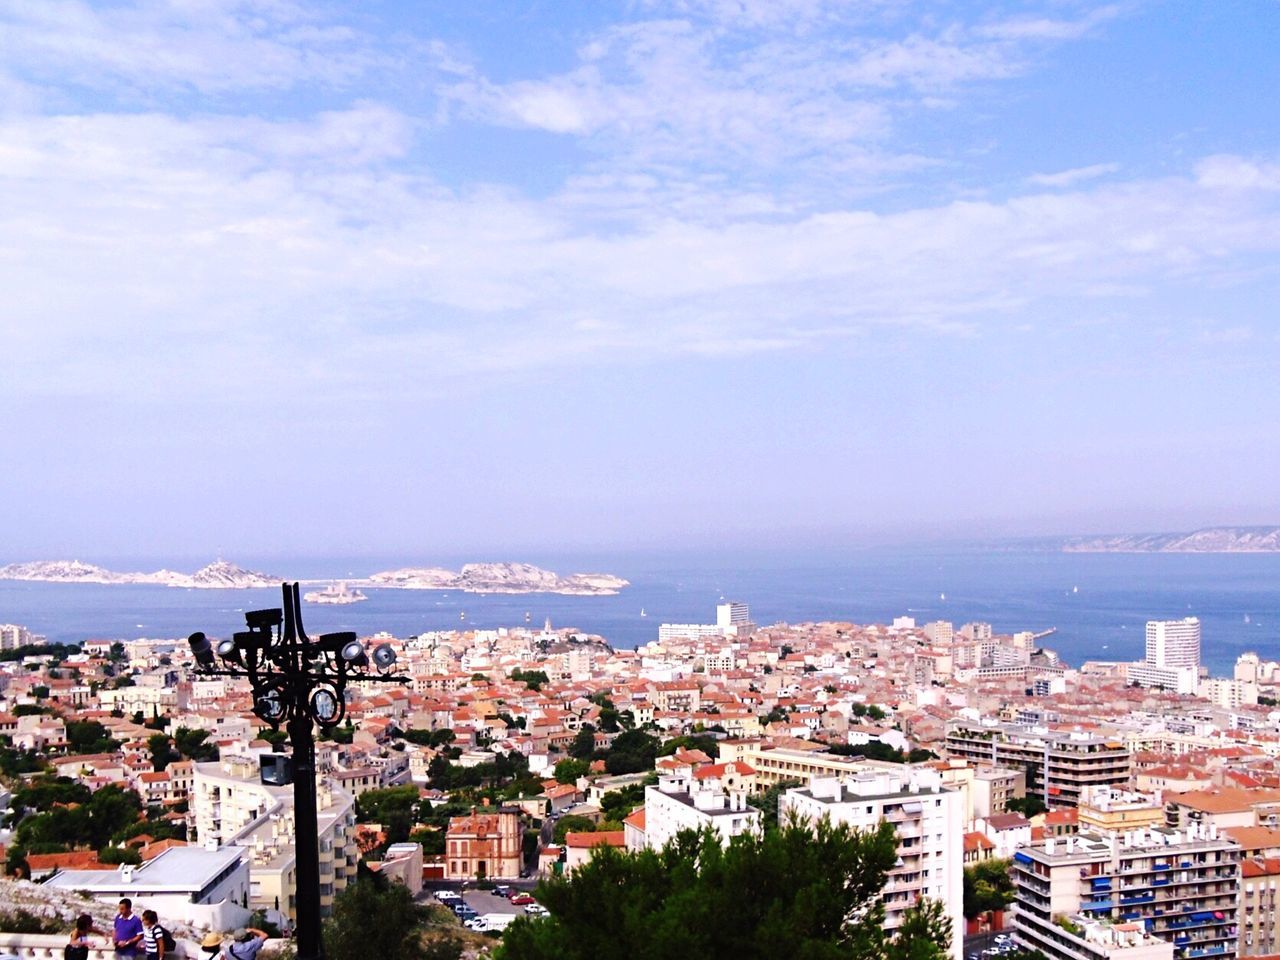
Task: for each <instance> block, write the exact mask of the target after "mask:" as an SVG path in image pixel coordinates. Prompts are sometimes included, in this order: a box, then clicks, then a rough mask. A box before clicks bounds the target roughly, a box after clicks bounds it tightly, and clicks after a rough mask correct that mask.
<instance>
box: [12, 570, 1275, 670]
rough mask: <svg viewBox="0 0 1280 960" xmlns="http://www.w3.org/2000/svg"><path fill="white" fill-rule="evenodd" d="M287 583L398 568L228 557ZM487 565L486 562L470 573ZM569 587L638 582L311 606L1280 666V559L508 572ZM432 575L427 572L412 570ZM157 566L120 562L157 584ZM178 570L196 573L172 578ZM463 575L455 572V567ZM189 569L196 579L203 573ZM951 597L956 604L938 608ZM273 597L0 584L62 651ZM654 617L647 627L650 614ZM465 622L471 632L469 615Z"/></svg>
mask: <svg viewBox="0 0 1280 960" xmlns="http://www.w3.org/2000/svg"><path fill="white" fill-rule="evenodd" d="M232 559H236V560H237V562H240V563H242V565H245V566H253V567H256V568H258V569H261V570H263V571H265V572H268V573H271V574H275V575H279V576H282V577H284V576H287V577H301V578H310V577H325V576H337V577H341V576H358V575H367V574H368V573H371V572H373V571H375V570H382V569H388V568H390V567H392V566H397V565H401V564H403V563H404V562H405V558H398V559H394V560H388V561H386V562H378V561H368V560H361V561H358V562H355V561H351V560H315V559H311V560H299V561H296V562H287V561H286V562H281V561H261V562H256V561H253V560H252V559H251V558H248V559H242V558H232ZM472 559H478V558H472ZM505 559H513V560H514V559H519V560H527V561H528V562H533V563H537V564H539V565H540V566H544V567H547V568H548V569H553V570H555V571H557V572H558V573H572V572H578V571H600V572H606V573H614V574H618V575H620V576H624V577H626V578H628V579H629V580H631V582H632V585H631V586H630V587H628V588H627V589H625V590H623V591H622V593H621V594H619V595H617V596H612V597H569V596H558V595H549V594H525V595H503V594H494V595H477V594H464V593H459V592H457V591H411V590H369V589H366V590H365V593H367V594H368V596H369V600H368V601H366V602H364V603H359V604H353V605H349V606H320V605H315V604H307V605H306V606H305V610H304V615H305V622H306V624H307V628H308V631H309V632H311V633H312V634H316V633H321V632H328V631H330V630H341V629H352V630H357V631H359V632H361V633H363V634H369V633H373V632H376V631H382V630H385V631H388V632H390V633H393V634H395V635H397V636H408V635H412V634H416V633H420V632H423V631H427V630H456V629H459V628H473V629H491V628H496V627H502V626H520V625H523V624H524V623H525V614H526V613H528V614H529V622H530V625H531V626H533V627H535V628H540V627H541V625H542V623H543V621H544V620H545V619H546V618H548V617H550V618H551V621H552V624H553V626H573V627H577V628H579V629H582V630H584V631H588V632H591V633H598V634H600V635H602V636H604V637H605V639H607V640H608V641H609V642H610V643H611V644H613V645H614V646H615V647H620V648H632V647H635V646H637V645H639V644H641V643H644V642H645V641H647V640H652V639H656V637H657V632H658V625H659V624H660V623H663V622H676V623H706V622H712V621H714V617H715V609H714V607H715V604H716V602H717V601H718V600H720V599H721V597H725V598H729V599H735V600H744V601H746V602H748V603H749V604H750V605H751V610H752V615H753V619H755V620H756V622H758V623H760V624H769V623H774V622H778V621H785V622H791V623H798V622H803V621H807V620H813V621H817V620H850V621H853V622H855V623H887V622H889V621H890V620H892V618H893V617H895V616H902V615H910V616H913V617H915V618H916V620H917V622H921V623H923V622H926V621H929V620H936V619H947V620H951V621H952V622H953V623H954V624H955V625H956V627H957V628H958V627H959V626H960V625H961V624H963V623H965V622H968V621H970V620H979V621H987V622H990V623H991V624H993V626H994V627H995V628H996V630H997V631H999V632H1005V633H1008V632H1013V631H1017V630H1032V631H1037V632H1039V631H1042V630H1047V629H1049V628H1051V627H1056V628H1057V632H1056V634H1054V635H1053V636H1052V637H1049V638H1046V639H1045V640H1044V641H1042V643H1043V644H1044V645H1046V646H1048V647H1050V648H1052V649H1055V650H1057V651H1058V652H1059V653H1060V654H1061V655H1062V657H1063V658H1064V659H1065V660H1066V661H1067V662H1068V663H1070V664H1071V665H1073V666H1076V665H1079V664H1080V663H1082V662H1083V661H1085V660H1089V659H1110V660H1132V659H1140V658H1141V657H1142V655H1143V630H1144V625H1145V623H1146V621H1147V620H1148V619H1155V618H1160V619H1164V618H1177V617H1184V616H1197V617H1199V618H1200V619H1201V621H1202V623H1203V661H1204V663H1205V664H1206V665H1208V666H1209V667H1210V668H1211V670H1212V672H1213V673H1215V674H1227V675H1229V674H1230V672H1231V665H1232V663H1233V662H1234V661H1235V659H1236V657H1237V656H1239V654H1240V653H1242V652H1244V651H1246V650H1256V651H1257V652H1258V653H1259V654H1260V655H1262V656H1263V657H1264V658H1272V659H1275V658H1280V586H1277V585H1278V584H1280V555H1271V554H1263V555H1260V554H1212V555H1205V554H1073V553H1056V552H1048V551H1044V552H1040V551H1029V550H1025V551H1024V550H1018V551H992V550H980V549H961V548H955V547H948V548H941V547H939V548H912V549H906V548H900V549H890V548H878V549H872V550H861V551H848V552H841V553H835V552H826V553H823V554H809V555H799V554H794V553H792V554H772V555H767V556H766V555H760V556H749V555H745V554H737V555H734V556H712V557H693V556H690V555H687V554H686V555H681V554H671V553H664V554H646V555H634V554H630V555H629V554H622V553H619V554H614V555H612V556H601V555H593V556H543V557H537V556H535V557H509V558H505ZM413 562H415V563H417V564H419V565H427V563H428V562H429V558H423V559H419V560H416V561H413ZM159 565H160V564H156V563H138V562H136V561H135V562H133V563H131V564H129V563H115V564H113V567H114V568H115V569H154V568H155V567H157V566H159ZM170 565H171V566H176V567H177V568H179V569H186V568H187V567H188V566H190V563H188V564H187V565H186V566H179V565H176V564H170ZM455 565H456V563H455ZM192 569H194V567H192ZM944 595H945V599H943V597H944ZM278 605H279V594H278V593H277V592H276V591H274V590H236V591H231V590H179V589H172V588H166V587H153V586H103V585H70V584H52V583H24V582H14V581H0V621H7V622H16V623H22V624H25V625H27V626H29V627H30V628H31V629H32V630H34V631H36V632H38V633H43V634H45V635H47V636H48V637H49V638H50V639H51V640H58V641H67V642H76V641H82V640H85V639H89V638H102V637H111V638H135V637H142V636H146V637H175V638H180V637H185V636H186V635H187V634H189V633H191V632H192V631H195V630H204V631H205V632H207V633H209V634H211V635H215V636H216V635H226V634H229V633H231V632H232V631H233V630H236V629H239V628H240V627H241V625H242V623H243V620H242V613H243V611H244V610H248V609H256V608H259V607H268V606H278ZM642 610H643V611H644V614H645V615H644V616H641V611H642ZM463 613H465V614H466V619H465V621H464V620H462V619H461V615H462V614H463ZM1246 617H1247V621H1246Z"/></svg>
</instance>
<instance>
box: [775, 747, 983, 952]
mask: <svg viewBox="0 0 1280 960" xmlns="http://www.w3.org/2000/svg"><path fill="white" fill-rule="evenodd" d="M788 815H794V816H797V817H800V818H803V819H805V820H807V821H808V822H810V823H816V822H818V821H819V820H821V819H822V818H823V817H829V818H830V819H831V822H832V823H845V824H849V825H850V826H852V827H856V828H858V829H859V830H875V829H876V828H877V827H878V826H879V825H880V823H881V821H885V822H888V823H891V824H892V825H893V827H894V829H895V830H896V831H897V833H898V862H899V864H900V866H897V867H895V868H894V869H893V870H891V871H890V872H889V875H888V878H887V880H886V883H885V887H884V891H883V893H882V894H881V898H882V900H883V901H884V907H885V929H886V930H895V929H897V928H898V926H899V925H900V924H901V922H902V914H903V911H905V910H906V909H907V908H908V907H910V906H911V905H912V904H914V903H915V902H916V901H917V900H919V899H920V898H921V897H929V898H930V899H933V900H938V901H940V902H941V903H942V905H943V907H944V909H945V912H946V916H948V917H950V918H951V919H952V921H953V923H954V929H953V930H952V935H951V955H952V957H954V958H956V960H959V957H960V956H961V955H962V951H963V946H964V800H963V798H962V797H961V795H960V793H959V792H958V791H956V790H952V789H950V788H948V787H946V786H944V785H943V783H942V777H941V775H940V774H939V773H938V772H937V771H935V770H929V769H920V768H917V769H911V768H907V769H902V770H901V771H900V772H896V773H895V772H891V771H887V770H876V771H866V772H864V773H860V774H857V775H854V776H846V777H841V778H836V777H816V778H814V779H813V780H812V781H811V782H810V783H809V785H808V786H807V787H798V788H794V789H791V790H788V791H786V793H784V794H783V795H782V797H781V799H780V800H779V803H778V816H779V819H783V818H785V817H786V816H788Z"/></svg>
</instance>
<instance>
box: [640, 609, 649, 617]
mask: <svg viewBox="0 0 1280 960" xmlns="http://www.w3.org/2000/svg"><path fill="white" fill-rule="evenodd" d="M640 616H642V617H647V616H648V614H647V613H645V612H644V607H641V608H640Z"/></svg>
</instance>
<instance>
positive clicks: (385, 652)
mask: <svg viewBox="0 0 1280 960" xmlns="http://www.w3.org/2000/svg"><path fill="white" fill-rule="evenodd" d="M373 665H374V666H375V667H377V668H378V669H379V670H383V671H386V670H390V669H391V668H392V667H394V666H395V665H396V652H395V650H394V649H393V648H392V646H391V644H389V643H380V644H378V645H377V646H376V647H374V648H373Z"/></svg>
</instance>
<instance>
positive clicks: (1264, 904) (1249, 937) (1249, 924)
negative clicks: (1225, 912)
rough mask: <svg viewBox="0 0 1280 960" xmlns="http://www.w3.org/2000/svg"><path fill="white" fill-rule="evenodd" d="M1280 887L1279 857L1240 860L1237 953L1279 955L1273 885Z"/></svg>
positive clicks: (1279, 940)
mask: <svg viewBox="0 0 1280 960" xmlns="http://www.w3.org/2000/svg"><path fill="white" fill-rule="evenodd" d="M1278 886H1280V858H1274V857H1271V858H1265V859H1264V858H1255V859H1252V860H1243V861H1241V863H1240V910H1239V919H1238V924H1239V927H1240V956H1242V957H1266V956H1276V955H1280V926H1277V917H1276V888H1277V887H1278Z"/></svg>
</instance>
